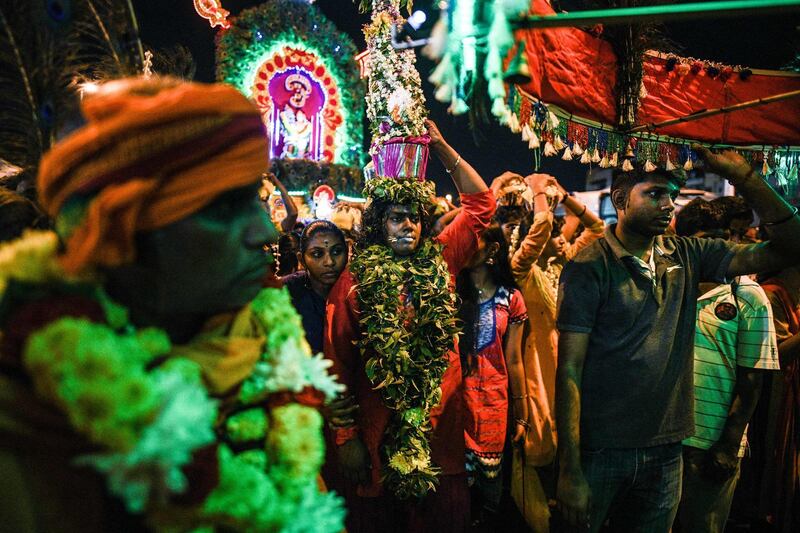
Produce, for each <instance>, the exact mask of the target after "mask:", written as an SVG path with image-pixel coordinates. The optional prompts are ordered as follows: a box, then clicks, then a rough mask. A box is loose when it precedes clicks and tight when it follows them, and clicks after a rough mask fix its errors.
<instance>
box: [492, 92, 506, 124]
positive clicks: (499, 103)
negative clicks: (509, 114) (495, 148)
mask: <svg viewBox="0 0 800 533" xmlns="http://www.w3.org/2000/svg"><path fill="white" fill-rule="evenodd" d="M506 109H507V107H506V102H505V100H504V99H503V98H495V99H494V100H492V115H494V116H495V117H497V118H498V119H501V123H507V119H506V122H502V120H503V119H505V117H506Z"/></svg>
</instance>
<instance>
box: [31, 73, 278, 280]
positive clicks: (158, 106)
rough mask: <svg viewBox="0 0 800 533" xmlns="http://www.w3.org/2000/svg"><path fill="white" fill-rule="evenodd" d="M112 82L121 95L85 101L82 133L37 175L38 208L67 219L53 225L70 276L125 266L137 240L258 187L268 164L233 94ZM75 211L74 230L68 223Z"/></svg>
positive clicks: (254, 127)
mask: <svg viewBox="0 0 800 533" xmlns="http://www.w3.org/2000/svg"><path fill="white" fill-rule="evenodd" d="M113 83H114V84H116V85H117V86H118V87H119V88H121V89H122V90H117V91H114V90H109V91H104V90H103V89H101V92H100V93H98V94H97V95H90V96H87V97H86V98H85V100H84V101H83V102H82V104H81V107H82V111H83V114H84V116H85V117H86V120H87V124H86V125H85V126H84V127H82V128H81V129H79V130H78V131H76V132H75V133H73V134H72V135H70V136H69V137H67V138H66V139H64V140H63V141H62V142H60V143H58V144H57V145H56V146H54V147H53V148H52V149H51V150H50V151H49V152H48V153H47V154H46V155H45V156H44V158H43V159H42V162H41V165H40V168H39V177H38V186H39V198H40V201H41V204H42V206H43V207H44V209H45V210H46V211H47V213H48V214H49V215H51V216H53V217H56V216H57V215H58V214H59V213H62V218H63V219H67V220H60V219H57V227H59V229H61V227H63V226H65V225H67V226H70V227H69V228H68V229H69V231H68V234H67V235H62V237H63V238H64V239H65V244H66V250H65V252H64V255H63V257H62V263H63V266H64V268H65V270H66V271H67V272H70V273H76V272H78V271H80V270H82V269H84V268H86V267H87V266H90V265H91V266H103V267H114V266H119V265H122V264H125V263H128V262H131V261H133V260H134V259H135V255H136V250H135V243H134V238H135V234H136V233H137V232H139V231H149V230H154V229H157V228H161V227H164V226H166V225H168V224H171V223H173V222H176V221H178V220H181V219H183V218H186V217H187V216H189V215H191V214H193V213H196V212H197V211H199V210H200V209H202V208H203V207H205V206H206V205H208V204H209V203H210V202H211V201H212V200H213V199H214V198H215V197H216V196H218V195H219V194H220V193H222V192H224V191H226V190H229V189H235V188H239V187H243V186H245V185H250V184H254V183H257V182H258V180H259V178H260V176H261V175H262V173H264V172H266V171H267V167H268V164H269V157H268V150H269V146H268V143H267V137H266V134H265V132H264V126H263V123H262V121H261V116H260V114H259V112H258V110H257V109H256V108H255V107H254V106H253V105H252V104H251V103H250V102H249V101H248V100H247V98H245V97H244V95H242V94H241V93H240V92H239V91H237V90H236V89H235V88H233V87H231V86H227V85H221V84H217V85H203V84H198V83H177V84H176V83H174V82H171V83H170V82H169V81H168V80H167V81H165V80H160V81H159V80H157V79H156V80H123V81H120V82H113ZM159 83H160V84H161V86H159ZM126 88H128V89H129V90H126ZM73 201H75V203H74V204H73ZM73 205H77V206H78V209H77V212H78V213H79V215H80V216H79V217H78V219H77V221H76V220H69V219H73V218H75V217H74V211H76V210H74V209H71V207H72V206H73ZM68 207H70V209H67V208H68ZM62 233H63V232H62Z"/></svg>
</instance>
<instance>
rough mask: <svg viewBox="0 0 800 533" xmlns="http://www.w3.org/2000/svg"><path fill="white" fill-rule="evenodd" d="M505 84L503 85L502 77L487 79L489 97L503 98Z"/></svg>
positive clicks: (504, 95)
mask: <svg viewBox="0 0 800 533" xmlns="http://www.w3.org/2000/svg"><path fill="white" fill-rule="evenodd" d="M505 97H506V86H505V85H503V79H502V78H500V77H497V78H492V79H490V80H489V98H491V99H492V100H494V99H496V98H500V99H505Z"/></svg>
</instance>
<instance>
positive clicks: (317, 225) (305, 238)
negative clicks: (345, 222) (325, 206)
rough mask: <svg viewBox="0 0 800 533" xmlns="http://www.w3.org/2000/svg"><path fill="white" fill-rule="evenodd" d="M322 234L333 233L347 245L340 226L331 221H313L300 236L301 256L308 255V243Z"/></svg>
mask: <svg viewBox="0 0 800 533" xmlns="http://www.w3.org/2000/svg"><path fill="white" fill-rule="evenodd" d="M320 233H332V234H333V235H335V236H336V238H337V239H340V240H341V241H342V244H346V243H347V241H346V240H345V237H344V232H342V230H341V229H339V226H337V225H336V224H334V223H333V222H331V221H330V220H322V219H318V220H312V221H311V222H309V223H308V225H307V226H306V227H305V228H303V233H301V234H300V253H301V254H304V253H306V250H307V249H308V242H309V241H310V240H311V238H312V237H313V236H314V235H318V234H320Z"/></svg>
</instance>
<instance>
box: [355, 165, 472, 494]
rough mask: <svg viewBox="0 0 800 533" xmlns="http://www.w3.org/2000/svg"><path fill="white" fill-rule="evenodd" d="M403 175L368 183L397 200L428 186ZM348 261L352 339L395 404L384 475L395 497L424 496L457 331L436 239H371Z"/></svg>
mask: <svg viewBox="0 0 800 533" xmlns="http://www.w3.org/2000/svg"><path fill="white" fill-rule="evenodd" d="M388 182H392V183H388ZM403 183H404V182H401V181H397V180H386V179H381V178H377V179H375V180H372V181H370V182H369V183H368V184H367V188H368V189H370V186H372V191H371V193H370V195H372V193H374V192H376V191H377V190H378V189H380V190H383V191H384V193H385V194H387V195H389V196H390V197H392V198H396V199H397V201H398V203H409V200H408V198H406V196H404V195H406V194H420V191H421V190H423V189H427V188H425V187H422V188H420V187H414V188H409V187H408V186H407V185H408V182H405V185H403ZM413 183H417V184H421V185H422V184H423V182H413ZM398 184H399V185H398ZM411 189H414V191H416V192H413V191H412V190H411ZM401 199H402V200H401ZM350 269H351V272H352V273H353V274H354V276H355V278H356V279H357V280H358V303H359V306H360V310H361V316H360V320H359V321H360V324H361V329H362V332H363V336H362V338H361V340H360V341H359V343H358V345H359V348H360V350H361V354H362V356H363V357H364V358H365V359H366V364H365V368H366V373H367V377H368V378H369V380H370V382H371V383H372V384H373V385H374V386H375V388H376V389H378V390H379V392H380V394H381V397H382V399H383V402H384V405H386V407H387V408H389V409H390V410H391V411H392V412H393V416H392V419H391V421H390V423H389V426H388V427H387V429H386V433H385V436H384V444H383V450H382V451H383V454H384V456H385V459H386V460H385V464H384V471H383V482H384V484H385V485H386V487H387V488H388V489H389V490H391V491H392V492H393V493H394V494H395V495H396V496H397V497H399V498H409V497H412V496H424V495H425V494H426V493H427V492H428V491H430V490H434V489H435V487H436V483H437V475H438V473H439V468H437V467H436V466H435V465H433V464H432V462H431V456H430V443H429V435H430V432H431V430H432V426H431V422H430V416H431V409H432V408H433V407H434V406H436V405H438V404H439V402H440V401H441V399H442V390H441V384H442V378H443V376H444V372H445V370H447V366H448V358H447V354H448V352H449V351H450V350H451V349H452V348H453V341H454V338H455V336H456V335H457V334H458V332H459V330H458V324H457V319H456V312H457V305H456V301H457V297H456V295H455V294H454V293H453V292H452V291H451V289H450V272H449V270H448V268H447V263H446V262H445V260H444V257H443V255H442V245H440V244H437V243H435V242H433V241H430V240H428V241H425V242H424V243H423V244H422V245H421V246H420V248H419V249H418V250H417V252H416V253H415V254H413V255H410V256H406V257H400V256H396V255H395V254H394V252H392V250H391V249H390V248H389V247H387V246H383V245H373V246H370V247H369V248H367V249H365V250H363V251H361V252H359V253H358V254H357V255H356V257H354V258H353V260H352V261H351V263H350ZM403 293H407V294H408V295H409V297H410V298H411V302H410V303H411V305H412V307H413V310H412V311H411V312H405V311H404V308H405V306H404V305H403V304H402V303H401V294H403Z"/></svg>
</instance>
